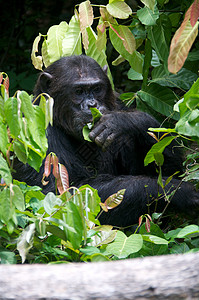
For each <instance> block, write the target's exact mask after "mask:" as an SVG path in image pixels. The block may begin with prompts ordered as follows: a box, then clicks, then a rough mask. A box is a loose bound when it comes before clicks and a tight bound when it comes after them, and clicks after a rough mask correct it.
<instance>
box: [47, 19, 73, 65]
mask: <svg viewBox="0 0 199 300" xmlns="http://www.w3.org/2000/svg"><path fill="white" fill-rule="evenodd" d="M67 30H68V24H67V23H66V22H64V21H63V22H61V23H60V24H59V25H54V26H52V27H50V28H49V30H48V32H47V48H48V55H49V61H50V63H53V62H54V61H56V60H58V59H59V58H61V57H62V56H63V52H62V42H63V39H64V38H65V36H66V33H67Z"/></svg>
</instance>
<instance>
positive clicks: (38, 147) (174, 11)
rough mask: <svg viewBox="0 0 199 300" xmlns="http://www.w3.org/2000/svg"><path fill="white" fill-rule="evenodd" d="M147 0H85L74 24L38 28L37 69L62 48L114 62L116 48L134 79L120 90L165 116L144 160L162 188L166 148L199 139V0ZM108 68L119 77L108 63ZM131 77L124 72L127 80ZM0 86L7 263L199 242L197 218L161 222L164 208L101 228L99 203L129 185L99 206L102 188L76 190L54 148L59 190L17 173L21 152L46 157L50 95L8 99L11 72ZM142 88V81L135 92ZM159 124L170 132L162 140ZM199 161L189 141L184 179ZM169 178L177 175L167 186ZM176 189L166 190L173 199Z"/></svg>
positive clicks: (117, 62) (115, 201)
mask: <svg viewBox="0 0 199 300" xmlns="http://www.w3.org/2000/svg"><path fill="white" fill-rule="evenodd" d="M141 3H142V6H143V7H140V8H139V9H138V10H137V12H136V13H132V10H131V8H130V6H128V5H127V4H126V2H124V1H119V0H118V1H117V0H114V1H112V0H110V1H109V3H108V4H107V5H106V6H105V5H100V6H97V9H96V6H94V5H91V4H90V1H84V2H82V3H81V4H80V5H79V6H77V7H76V8H75V14H74V16H73V17H72V18H71V21H70V22H69V24H68V23H66V22H65V21H63V22H61V23H60V24H59V25H54V26H52V27H50V28H49V30H48V32H47V34H46V35H43V34H39V36H38V37H37V38H36V39H35V41H34V44H33V48H32V55H31V58H32V62H33V65H34V66H35V68H37V69H40V70H42V68H43V67H44V66H48V65H49V64H51V63H52V62H54V61H56V60H57V59H59V58H60V57H62V56H66V55H72V54H81V53H84V52H85V53H86V54H87V55H89V56H91V57H93V58H94V59H95V60H97V62H98V63H99V64H100V65H101V66H104V65H105V64H107V60H108V62H110V58H108V59H107V52H108V49H109V48H110V47H111V49H113V50H112V52H113V56H116V53H118V56H117V58H115V59H114V61H112V64H113V65H114V66H116V68H118V69H119V68H121V66H123V65H124V66H125V68H124V69H125V72H126V73H127V76H128V79H129V80H130V82H131V83H132V85H129V83H128V88H127V89H128V90H129V91H128V93H124V94H122V95H121V100H122V101H124V102H125V103H126V104H127V105H136V107H137V108H138V109H140V110H144V111H147V112H149V113H150V114H153V115H154V116H155V117H156V118H158V119H159V120H160V121H162V122H163V124H164V126H162V128H159V129H156V130H155V129H153V128H151V129H150V134H151V135H152V136H153V137H154V138H155V139H156V141H157V143H156V144H155V145H154V146H153V147H152V149H151V150H150V151H149V153H148V154H147V156H146V158H145V165H147V164H149V163H151V162H152V161H155V162H156V164H157V167H158V171H159V177H158V183H159V184H160V185H161V186H162V188H163V190H164V185H163V183H162V178H161V166H162V164H163V163H164V158H163V155H162V152H163V150H164V148H165V147H166V146H167V145H168V144H169V143H170V142H171V140H172V139H176V138H177V137H180V138H182V141H181V142H179V146H181V147H184V148H186V149H187V148H188V145H189V143H190V142H194V143H195V145H197V143H198V141H199V131H198V124H199V97H198V94H199V79H197V78H198V76H197V72H198V62H199V58H198V57H199V56H198V54H199V50H198V43H197V41H196V37H197V34H198V21H197V19H198V16H199V3H198V0H195V1H194V2H193V4H192V5H191V3H189V1H185V0H184V1H175V3H171V1H164V0H157V1H155V0H145V1H144V0H143V1H141ZM93 7H95V14H96V16H95V18H94V14H93ZM185 12H186V14H185ZM97 22H98V23H97ZM179 24H181V26H179ZM176 30H177V31H176ZM192 44H193V47H192V50H191V51H190V48H191V46H192ZM40 50H41V53H40ZM185 59H186V61H185ZM127 69H128V72H127ZM125 72H124V73H125ZM108 74H109V77H110V79H111V81H112V75H111V72H110V70H109V73H108ZM124 78H125V74H124ZM126 82H127V81H126V79H124V81H123V83H122V84H123V85H125V84H126ZM128 82H129V81H128ZM0 84H1V94H0V140H1V143H0V152H1V155H0V179H1V183H0V261H1V263H21V262H25V261H26V262H30V263H36V262H37V263H38V262H39V263H49V262H68V261H103V260H110V259H123V258H129V257H132V258H133V257H138V256H139V257H143V256H147V255H161V254H169V253H184V252H189V251H191V252H193V251H198V250H199V226H198V224H197V222H198V220H195V225H193V224H192V223H191V221H190V220H186V218H184V217H181V216H174V219H173V221H172V223H170V224H167V227H166V228H165V226H163V227H161V228H162V229H164V230H162V229H161V228H160V226H162V219H163V217H164V215H165V213H166V212H159V211H158V212H156V213H155V214H153V216H149V215H145V216H140V219H139V220H138V224H137V225H135V226H134V227H133V231H132V230H131V228H128V229H125V230H122V229H116V228H112V227H111V226H105V225H103V226H101V225H100V223H99V221H98V215H99V213H100V208H101V209H103V210H104V211H107V210H108V209H114V207H115V206H116V205H119V204H120V202H121V201H122V198H123V194H124V191H123V190H121V191H118V193H116V194H114V195H112V196H111V197H109V198H108V199H107V200H106V202H105V203H104V204H102V203H101V202H100V199H99V196H98V194H97V191H96V190H94V189H92V188H91V187H90V186H82V187H81V188H79V189H77V188H75V187H70V188H69V187H68V178H67V170H66V169H65V167H64V166H62V165H61V164H59V162H58V160H57V158H56V155H55V154H53V153H51V154H50V155H49V156H47V158H46V165H45V173H44V177H48V175H49V172H51V167H52V169H53V170H52V172H53V174H54V176H55V181H56V184H57V189H58V191H59V193H60V195H55V194H53V193H48V194H47V195H44V194H43V193H42V191H41V189H40V188H39V187H36V186H35V187H30V186H27V185H26V184H25V183H22V182H17V181H15V180H13V179H12V175H11V172H12V171H13V170H12V166H13V159H14V158H15V157H17V158H18V159H19V160H20V161H22V162H23V163H28V164H30V165H31V166H32V167H33V168H35V169H36V170H39V168H40V165H41V162H42V160H43V159H44V158H45V153H46V149H47V140H46V136H45V129H46V128H47V126H48V124H49V122H50V123H52V106H53V99H52V98H50V97H49V98H48V99H47V100H46V97H42V98H41V101H40V104H39V106H37V105H34V101H33V102H32V96H29V95H28V94H27V93H26V92H25V91H17V92H16V93H15V94H14V96H12V97H9V79H8V77H7V75H6V74H5V73H1V75H0ZM137 86H140V89H139V90H138V91H134V89H135V87H137ZM126 87H127V84H126ZM131 87H132V90H133V92H132V91H131ZM165 119H166V121H165ZM163 127H164V128H163ZM165 127H166V128H165ZM160 131H164V132H165V135H163V136H162V137H161V139H159V136H158V132H160ZM168 134H171V135H168ZM198 159H199V152H198V151H197V148H196V150H193V149H192V148H189V152H188V154H187V156H186V162H185V174H184V176H183V177H182V180H186V181H190V180H191V181H192V182H193V184H195V186H196V187H198V185H199V163H198ZM171 180H172V177H171V178H169V179H168V181H167V182H166V184H167V183H168V182H169V181H171ZM46 183H47V182H46ZM170 197H172V195H170ZM170 197H168V196H167V197H166V196H165V201H167V203H168V205H169V201H170V200H171V198H170ZM132 225H133V224H132ZM132 232H133V233H132Z"/></svg>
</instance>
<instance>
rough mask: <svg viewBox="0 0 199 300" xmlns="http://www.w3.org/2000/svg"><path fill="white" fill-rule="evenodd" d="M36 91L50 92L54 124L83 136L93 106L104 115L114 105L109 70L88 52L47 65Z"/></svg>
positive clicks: (70, 132) (36, 92) (37, 92)
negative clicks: (101, 65) (52, 100)
mask: <svg viewBox="0 0 199 300" xmlns="http://www.w3.org/2000/svg"><path fill="white" fill-rule="evenodd" d="M105 68H106V67H105ZM105 68H104V69H105ZM34 92H35V96H37V95H39V94H41V93H47V94H49V95H50V96H51V97H53V98H54V111H53V119H54V126H60V127H62V128H63V129H64V130H65V131H66V132H67V133H68V134H71V135H73V136H75V137H78V138H82V128H83V126H84V125H85V124H86V123H88V122H91V120H92V115H91V111H90V107H96V108H97V109H98V110H99V111H100V112H101V113H102V114H103V113H106V112H108V111H109V110H113V109H114V105H115V97H114V94H113V90H112V87H111V84H110V81H109V79H108V77H107V75H106V71H105V70H103V69H102V68H101V67H100V66H99V65H98V63H97V62H96V61H95V60H93V59H92V58H90V57H88V56H85V55H80V56H68V57H63V58H61V59H60V60H58V61H56V62H54V63H53V64H52V65H50V66H49V67H47V68H46V69H45V70H44V72H43V73H41V74H40V76H39V78H38V81H37V84H36V86H35V91H34Z"/></svg>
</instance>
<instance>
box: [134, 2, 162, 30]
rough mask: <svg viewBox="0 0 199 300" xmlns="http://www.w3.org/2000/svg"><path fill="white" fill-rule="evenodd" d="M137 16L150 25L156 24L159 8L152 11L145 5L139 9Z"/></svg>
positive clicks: (143, 22)
mask: <svg viewBox="0 0 199 300" xmlns="http://www.w3.org/2000/svg"><path fill="white" fill-rule="evenodd" d="M137 16H138V18H139V20H140V22H141V23H142V24H144V25H148V26H149V25H155V24H156V21H157V19H158V18H159V10H158V9H157V7H155V9H154V11H152V10H151V9H150V8H148V7H146V6H145V7H143V8H141V9H139V10H138V11H137Z"/></svg>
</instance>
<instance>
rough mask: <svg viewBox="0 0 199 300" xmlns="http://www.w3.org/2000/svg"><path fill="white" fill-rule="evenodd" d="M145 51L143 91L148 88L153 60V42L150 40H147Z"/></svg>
mask: <svg viewBox="0 0 199 300" xmlns="http://www.w3.org/2000/svg"><path fill="white" fill-rule="evenodd" d="M144 50H145V57H144V64H143V83H142V89H143V90H144V89H145V88H146V86H147V82H148V75H149V70H150V67H151V59H152V47H151V41H150V40H149V39H146V41H145V49H144Z"/></svg>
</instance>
